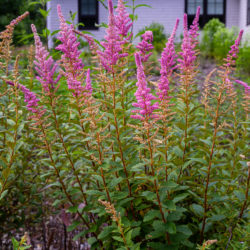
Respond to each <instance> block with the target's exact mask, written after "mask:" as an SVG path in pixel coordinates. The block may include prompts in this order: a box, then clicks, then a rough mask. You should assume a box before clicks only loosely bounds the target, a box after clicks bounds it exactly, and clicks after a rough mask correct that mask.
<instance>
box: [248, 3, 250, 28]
mask: <svg viewBox="0 0 250 250" xmlns="http://www.w3.org/2000/svg"><path fill="white" fill-rule="evenodd" d="M247 25H250V0H248V2H247Z"/></svg>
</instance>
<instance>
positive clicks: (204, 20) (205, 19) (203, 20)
mask: <svg viewBox="0 0 250 250" xmlns="http://www.w3.org/2000/svg"><path fill="white" fill-rule="evenodd" d="M207 8H208V0H203V14H202V15H200V21H199V23H200V27H201V28H203V27H204V25H205V24H206V23H207V22H208V21H209V20H210V19H212V18H218V19H219V20H220V21H221V22H223V23H226V0H223V14H212V15H208V14H207ZM185 13H187V15H188V23H189V25H191V24H192V21H193V19H194V17H195V15H193V14H192V15H190V14H188V0H185Z"/></svg>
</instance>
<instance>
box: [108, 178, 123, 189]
mask: <svg viewBox="0 0 250 250" xmlns="http://www.w3.org/2000/svg"><path fill="white" fill-rule="evenodd" d="M122 181H123V178H122V177H118V178H113V179H112V181H110V183H109V185H108V187H109V188H114V187H116V186H117V185H118V184H119V183H120V182H122Z"/></svg>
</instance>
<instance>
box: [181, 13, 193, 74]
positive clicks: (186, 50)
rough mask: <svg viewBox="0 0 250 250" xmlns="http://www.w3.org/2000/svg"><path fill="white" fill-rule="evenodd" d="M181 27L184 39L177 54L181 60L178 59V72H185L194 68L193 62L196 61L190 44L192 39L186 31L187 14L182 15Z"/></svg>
mask: <svg viewBox="0 0 250 250" xmlns="http://www.w3.org/2000/svg"><path fill="white" fill-rule="evenodd" d="M183 26H184V32H183V33H184V34H183V35H184V37H183V41H182V44H181V52H180V53H179V54H180V56H181V58H179V59H178V62H179V65H178V67H179V68H180V71H181V72H182V73H183V72H186V71H190V70H192V69H193V68H194V62H195V60H196V52H195V50H194V46H193V44H192V38H191V36H190V34H189V31H188V23H187V14H186V13H185V14H184V17H183Z"/></svg>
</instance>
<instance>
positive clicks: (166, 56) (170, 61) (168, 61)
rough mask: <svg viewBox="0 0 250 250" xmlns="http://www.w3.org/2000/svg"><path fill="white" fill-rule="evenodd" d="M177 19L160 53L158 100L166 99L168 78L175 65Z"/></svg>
mask: <svg viewBox="0 0 250 250" xmlns="http://www.w3.org/2000/svg"><path fill="white" fill-rule="evenodd" d="M179 21H180V20H179V19H177V20H176V23H175V26H174V29H173V32H172V34H171V36H170V38H169V39H168V42H167V43H166V47H165V48H164V49H163V52H162V54H161V59H160V62H161V71H160V74H161V77H160V81H159V84H158V89H159V91H158V93H157V95H158V96H159V98H160V100H162V101H163V100H166V99H168V90H169V80H170V77H171V75H172V73H173V70H174V69H175V68H176V67H174V65H175V58H176V57H177V55H176V53H175V48H174V37H175V34H176V30H177V28H178V25H179Z"/></svg>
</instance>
